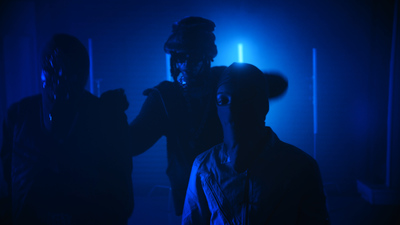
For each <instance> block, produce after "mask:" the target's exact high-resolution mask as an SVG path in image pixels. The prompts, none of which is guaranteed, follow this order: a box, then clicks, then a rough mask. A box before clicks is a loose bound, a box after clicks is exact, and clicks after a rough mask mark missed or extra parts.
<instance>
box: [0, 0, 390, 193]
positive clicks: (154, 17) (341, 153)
mask: <svg viewBox="0 0 400 225" xmlns="http://www.w3.org/2000/svg"><path fill="white" fill-rule="evenodd" d="M12 2H14V3H15V2H17V3H15V4H22V5H23V6H24V7H22V6H21V8H18V7H17V8H15V7H14V6H10V7H14V8H12V9H13V10H15V13H14V14H13V15H14V16H9V17H7V18H5V19H3V24H15V26H13V27H14V28H18V29H22V28H21V27H26V28H24V29H23V30H28V31H29V32H28V33H27V34H26V33H24V34H19V35H20V36H21V37H24V38H29V40H32V42H29V43H31V45H32V46H31V48H32V51H33V53H32V54H31V55H29V54H28V55H27V56H26V55H25V56H24V57H27V58H26V60H32V61H29V62H28V61H26V60H25V61H24V62H21V63H19V64H24V65H28V64H29V69H27V70H29V71H30V72H29V73H25V72H23V71H19V73H18V74H22V75H23V76H25V77H24V79H21V81H25V80H27V79H28V80H32V79H33V80H34V81H35V82H28V83H27V82H21V83H20V87H24V90H25V86H24V85H31V86H32V87H31V89H30V90H31V91H30V93H25V94H26V95H29V94H33V93H34V92H36V91H38V89H39V88H38V87H39V86H40V83H39V79H40V76H39V72H40V71H39V67H35V66H33V65H38V62H39V60H38V59H39V58H38V56H39V53H40V49H41V48H42V46H43V45H44V43H45V42H46V41H47V40H48V39H49V38H50V37H51V35H52V34H53V33H56V32H65V33H70V34H72V35H75V36H77V37H78V38H79V39H80V40H81V41H82V42H83V43H84V44H85V45H86V46H88V39H89V38H90V39H91V40H92V48H93V73H94V79H95V80H96V81H98V82H99V83H100V92H104V91H106V90H110V89H114V88H124V89H125V91H126V94H127V96H128V100H129V101H130V107H129V109H128V111H127V115H128V118H129V121H131V120H132V119H133V118H134V117H135V115H137V113H138V112H139V110H140V106H141V104H142V103H143V101H144V99H145V98H144V97H143V96H142V94H141V93H142V91H143V90H144V89H146V88H149V87H152V86H154V85H156V84H157V83H159V82H160V81H162V80H165V79H167V69H166V56H165V54H164V52H163V44H164V42H165V40H166V39H167V37H168V35H169V34H170V32H171V25H172V23H173V22H175V21H177V20H179V19H181V18H183V17H184V16H189V15H194V16H203V17H206V18H209V19H211V20H213V21H214V22H215V23H216V30H215V34H216V37H217V40H216V43H217V46H218V50H219V54H218V56H217V57H216V58H215V62H214V64H213V65H229V64H230V63H232V62H233V61H237V57H236V56H237V44H238V43H242V44H243V46H244V61H245V62H249V63H253V64H255V65H256V66H258V67H259V68H261V69H262V70H265V71H279V72H281V73H283V74H284V75H285V76H286V77H287V78H288V80H289V89H288V91H287V93H286V95H285V96H284V97H283V98H281V99H279V100H275V101H272V102H271V110H270V111H271V112H270V113H269V115H268V116H267V119H266V124H267V125H270V126H271V127H272V128H273V129H274V130H275V131H276V133H277V134H278V136H279V137H280V138H281V139H282V140H284V141H286V142H289V143H291V144H294V145H296V146H298V147H300V148H301V149H303V150H304V151H305V152H307V153H309V154H310V155H313V151H314V141H313V138H314V136H313V104H312V97H313V91H312V49H313V48H315V49H316V50H317V69H318V77H317V80H318V91H317V93H318V95H317V97H318V99H317V103H318V110H317V112H318V133H317V136H316V138H317V139H316V150H317V160H318V162H319V164H320V167H321V171H322V175H323V179H324V181H325V182H326V183H334V184H338V186H339V187H340V189H342V190H346V191H354V190H355V181H356V179H374V180H376V181H382V177H384V173H385V171H384V162H385V147H386V144H385V141H386V136H385V135H386V130H385V129H386V124H385V123H386V115H387V93H388V91H387V88H388V75H389V60H390V44H391V32H392V31H391V29H392V22H393V21H392V19H393V18H392V17H393V5H394V3H393V2H394V1H392V0H387V1H378V0H367V1H362V0H350V1H349V0H339V1H317V0H306V1H294V0H285V1H278V0H268V1H256V0H247V1H242V0H230V1H228V0H219V1H211V0H210V1H193V0H190V1H183V0H182V1H180V0H174V1H168V3H167V2H165V1H162V2H160V1H155V0H151V1H147V2H145V3H144V2H141V3H137V2H135V1H128V0H126V1H124V0H118V1H78V0H72V1H66V0H65V1H49V0H41V1H39V0H38V1H25V2H21V1H12ZM14 3H13V4H12V5H15V4H14ZM26 7H28V8H29V9H31V11H29V10H28V11H29V12H30V13H28V14H26V10H25V8H26ZM24 10H25V11H24ZM32 10H33V11H32ZM1 34H2V37H1V38H2V40H3V44H2V48H0V49H1V51H2V53H3V54H2V58H1V59H2V63H3V64H0V65H3V66H2V67H0V68H1V69H2V71H1V75H2V78H1V79H2V80H1V81H2V82H3V86H2V87H1V89H0V93H1V101H2V104H1V107H2V108H1V109H2V112H1V113H4V107H5V105H9V104H10V103H9V102H8V101H9V100H6V99H8V98H9V96H14V95H15V93H14V91H13V90H9V89H7V88H8V87H9V86H10V83H8V82H6V79H5V78H9V77H10V75H9V74H6V73H5V68H6V67H8V66H9V65H14V64H17V63H15V62H9V59H8V57H7V56H5V54H6V53H7V50H6V49H5V47H7V46H8V45H6V44H5V40H6V39H7V37H9V36H10V35H13V34H14V33H13V32H12V31H10V29H2V33H1ZM16 46H20V45H18V44H16ZM16 51H19V50H16ZM21 54H23V53H21ZM6 57H7V58H6ZM0 84H1V83H0ZM5 87H6V88H5ZM6 89H7V91H4V90H6ZM94 91H95V93H97V89H96V88H95V90H94ZM5 101H7V103H6V104H5V103H4V102H5ZM133 161H134V171H133V178H134V183H135V188H137V189H138V190H139V189H143V191H146V190H148V189H149V188H150V187H152V186H153V185H156V184H161V185H168V180H167V178H166V176H165V174H164V172H165V169H166V152H165V140H164V139H162V140H161V141H160V142H159V143H157V144H156V145H155V146H154V147H153V148H152V149H150V150H149V151H148V152H146V153H144V154H143V155H141V156H138V157H135V158H134V159H133ZM137 193H140V191H138V192H137Z"/></svg>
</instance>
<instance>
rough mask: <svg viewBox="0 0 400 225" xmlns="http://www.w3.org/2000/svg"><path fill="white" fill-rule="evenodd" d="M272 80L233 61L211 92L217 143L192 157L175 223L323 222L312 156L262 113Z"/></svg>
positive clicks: (318, 179)
mask: <svg viewBox="0 0 400 225" xmlns="http://www.w3.org/2000/svg"><path fill="white" fill-rule="evenodd" d="M270 82H271V80H270V79H268V77H267V76H265V74H263V73H262V72H261V71H260V70H259V69H258V68H257V67H255V66H253V65H251V64H246V63H233V64H232V65H231V66H229V67H228V68H227V69H226V70H225V71H224V72H223V74H222V77H221V79H220V81H219V84H218V91H217V93H216V102H217V108H218V116H219V118H220V120H221V124H222V128H223V134H224V140H223V143H221V144H218V145H216V146H214V147H212V148H211V149H210V150H208V151H206V152H204V153H202V154H200V155H199V156H198V157H197V158H196V160H195V161H194V163H193V167H192V171H191V175H190V180H189V185H188V189H187V192H186V193H187V194H186V200H185V205H184V211H183V215H182V224H328V223H329V221H328V214H327V210H326V205H325V195H324V192H323V187H322V181H321V175H320V172H319V169H318V165H317V163H316V161H315V160H314V159H313V158H312V157H310V156H309V155H307V154H306V153H304V152H303V151H301V150H300V149H298V148H296V147H295V146H293V145H290V144H287V143H285V142H283V141H281V140H279V138H278V137H277V136H276V134H275V133H274V132H273V131H272V129H271V128H270V127H265V125H264V119H265V116H266V115H267V113H268V111H269V103H268V96H269V95H270V93H271V89H270V88H268V87H269V86H270V85H269V84H268V83H270Z"/></svg>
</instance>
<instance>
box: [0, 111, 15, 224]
mask: <svg viewBox="0 0 400 225" xmlns="http://www.w3.org/2000/svg"><path fill="white" fill-rule="evenodd" d="M15 107H16V105H13V106H12V107H11V108H10V110H9V111H8V114H7V117H6V118H5V119H4V121H3V143H2V146H1V150H0V159H1V163H0V165H1V166H2V172H3V174H1V176H2V178H1V179H2V182H3V181H5V185H3V184H1V191H0V221H2V224H11V218H12V217H11V214H12V207H11V206H12V205H11V200H12V199H11V194H12V193H11V191H12V189H11V187H12V185H11V161H12V148H13V129H12V125H11V124H12V121H11V120H12V115H14V116H15V113H11V112H12V111H14V110H12V109H13V108H15Z"/></svg>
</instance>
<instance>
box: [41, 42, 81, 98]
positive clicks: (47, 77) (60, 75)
mask: <svg viewBox="0 0 400 225" xmlns="http://www.w3.org/2000/svg"><path fill="white" fill-rule="evenodd" d="M88 76H89V54H88V52H87V50H86V48H85V46H83V44H82V43H81V42H80V41H79V40H78V39H77V38H76V37H73V36H71V35H68V34H56V35H54V36H53V37H52V38H51V40H50V41H49V42H47V44H46V46H45V48H44V51H43V54H42V75H41V79H42V84H43V85H42V87H43V95H44V96H45V97H46V98H47V100H48V101H49V102H50V103H52V104H54V103H56V102H66V101H76V100H77V99H79V96H80V95H81V94H82V93H83V91H84V88H85V85H86V82H87V79H88Z"/></svg>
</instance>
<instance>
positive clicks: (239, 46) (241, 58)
mask: <svg viewBox="0 0 400 225" xmlns="http://www.w3.org/2000/svg"><path fill="white" fill-rule="evenodd" d="M238 60H239V62H243V45H242V44H238Z"/></svg>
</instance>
